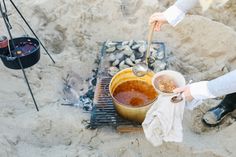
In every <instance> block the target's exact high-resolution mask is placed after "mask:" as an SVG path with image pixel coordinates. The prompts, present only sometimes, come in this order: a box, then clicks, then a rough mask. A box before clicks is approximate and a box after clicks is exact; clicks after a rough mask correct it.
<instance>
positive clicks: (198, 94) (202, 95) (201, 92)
mask: <svg viewBox="0 0 236 157" xmlns="http://www.w3.org/2000/svg"><path fill="white" fill-rule="evenodd" d="M189 87H190V93H191V95H192V97H193V98H194V99H196V100H204V99H208V98H215V97H216V96H215V95H213V94H212V93H211V92H210V91H209V89H208V81H201V82H196V83H192V84H190V85H189Z"/></svg>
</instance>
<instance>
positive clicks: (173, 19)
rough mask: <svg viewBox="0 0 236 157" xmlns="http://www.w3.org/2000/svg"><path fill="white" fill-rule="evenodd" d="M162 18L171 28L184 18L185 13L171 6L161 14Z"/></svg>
mask: <svg viewBox="0 0 236 157" xmlns="http://www.w3.org/2000/svg"><path fill="white" fill-rule="evenodd" d="M163 15H164V17H165V18H166V20H167V21H168V23H169V24H170V25H172V26H176V25H177V24H178V23H179V22H180V21H182V20H183V18H184V17H185V13H184V12H183V11H182V10H180V9H179V8H178V7H176V6H175V5H172V6H171V7H169V8H168V9H166V10H165V11H164V12H163Z"/></svg>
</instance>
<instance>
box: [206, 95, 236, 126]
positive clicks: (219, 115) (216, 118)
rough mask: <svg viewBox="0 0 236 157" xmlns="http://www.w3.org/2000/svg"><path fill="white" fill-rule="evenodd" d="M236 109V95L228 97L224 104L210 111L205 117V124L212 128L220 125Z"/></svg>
mask: <svg viewBox="0 0 236 157" xmlns="http://www.w3.org/2000/svg"><path fill="white" fill-rule="evenodd" d="M234 109H236V93H233V94H229V95H226V96H225V98H224V99H223V100H222V102H221V103H220V104H219V105H217V106H216V107H213V108H211V109H210V110H208V111H207V112H206V113H205V115H204V116H203V118H202V120H203V122H204V123H206V124H207V125H210V126H215V125H217V124H219V123H220V122H221V121H222V120H223V119H224V117H225V116H226V115H228V114H229V113H231V112H233V111H234Z"/></svg>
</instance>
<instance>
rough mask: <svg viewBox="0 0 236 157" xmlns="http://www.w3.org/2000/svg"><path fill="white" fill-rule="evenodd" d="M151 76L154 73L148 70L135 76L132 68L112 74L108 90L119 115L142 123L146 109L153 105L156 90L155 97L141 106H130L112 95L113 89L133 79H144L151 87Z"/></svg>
mask: <svg viewBox="0 0 236 157" xmlns="http://www.w3.org/2000/svg"><path fill="white" fill-rule="evenodd" d="M153 76H154V73H153V72H152V71H150V72H148V73H147V74H146V75H145V76H143V77H137V76H135V75H134V74H133V72H132V68H127V69H124V70H121V71H120V72H118V73H117V74H116V75H114V76H113V78H112V79H111V81H110V84H109V92H110V95H111V97H112V100H113V103H114V106H115V108H116V111H117V113H118V114H119V115H120V116H121V117H123V118H125V119H128V120H131V121H135V122H139V123H142V122H143V120H144V118H145V116H146V113H147V111H148V109H149V108H150V107H151V106H152V105H153V103H154V101H155V100H156V99H157V97H158V93H157V92H156V93H155V94H156V98H155V99H153V100H152V101H150V102H149V103H147V104H144V105H142V106H131V105H127V104H123V103H121V102H119V101H118V100H117V99H116V98H115V97H114V91H115V90H116V88H117V87H118V86H119V85H121V84H122V83H124V82H127V81H134V80H135V81H136V80H138V81H145V83H147V84H148V85H151V87H152V88H154V87H153V86H152V77H153ZM154 92H155V90H154Z"/></svg>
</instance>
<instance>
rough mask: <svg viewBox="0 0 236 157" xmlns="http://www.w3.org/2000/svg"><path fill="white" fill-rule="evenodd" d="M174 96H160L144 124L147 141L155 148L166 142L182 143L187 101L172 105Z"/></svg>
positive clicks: (149, 111)
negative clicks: (171, 100)
mask: <svg viewBox="0 0 236 157" xmlns="http://www.w3.org/2000/svg"><path fill="white" fill-rule="evenodd" d="M172 97H173V96H162V95H159V97H158V99H157V101H156V102H154V104H153V105H152V106H151V108H150V109H149V110H148V112H147V114H146V117H145V119H144V121H143V123H142V127H143V130H144V134H145V137H146V139H147V140H148V141H149V142H150V143H152V144H153V145H154V146H159V145H161V144H162V143H163V141H165V142H182V140H183V127H182V120H183V114H184V107H185V100H183V101H181V102H179V103H172V102H170V99H171V98H172Z"/></svg>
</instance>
